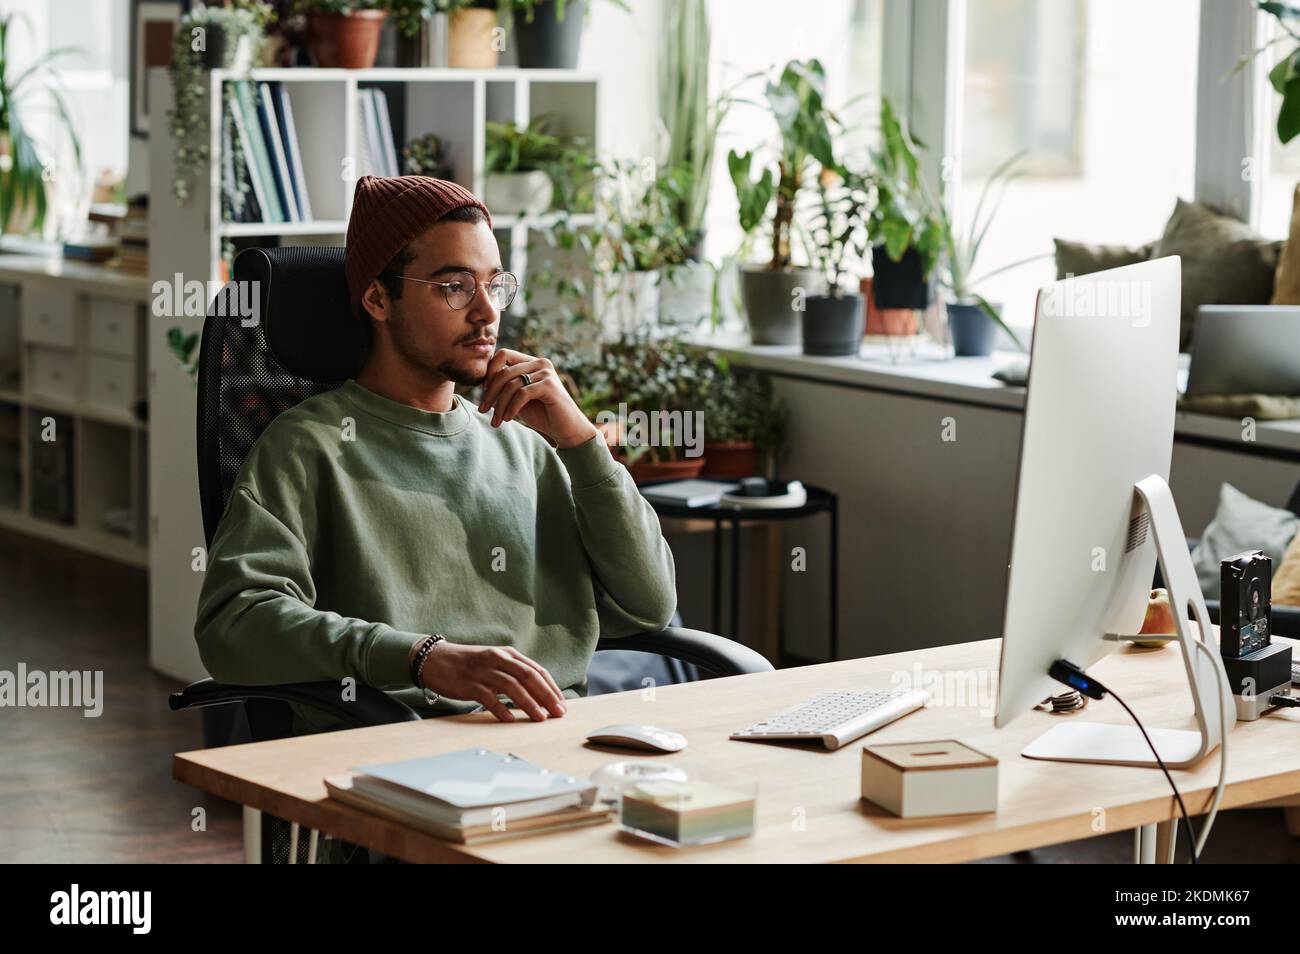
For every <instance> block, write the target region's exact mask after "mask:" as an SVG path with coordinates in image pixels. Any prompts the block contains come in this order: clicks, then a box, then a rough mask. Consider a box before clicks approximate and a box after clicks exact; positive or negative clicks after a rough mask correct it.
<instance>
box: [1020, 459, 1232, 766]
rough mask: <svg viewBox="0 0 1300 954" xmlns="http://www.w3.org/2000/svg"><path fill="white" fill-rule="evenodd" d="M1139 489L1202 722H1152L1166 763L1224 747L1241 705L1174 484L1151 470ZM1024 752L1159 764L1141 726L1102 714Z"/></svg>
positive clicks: (1189, 760)
mask: <svg viewBox="0 0 1300 954" xmlns="http://www.w3.org/2000/svg"><path fill="white" fill-rule="evenodd" d="M1135 490H1136V491H1137V494H1138V497H1139V498H1140V500H1141V501H1142V504H1143V506H1144V508H1145V510H1146V514H1147V516H1148V517H1149V519H1150V524H1151V531H1152V533H1153V534H1154V536H1155V543H1156V555H1157V557H1158V559H1159V560H1160V570H1161V572H1162V573H1163V575H1164V579H1165V585H1166V586H1167V587H1168V589H1169V603H1170V606H1172V607H1173V610H1174V617H1175V619H1176V620H1177V622H1178V641H1179V642H1180V643H1181V644H1182V647H1183V663H1184V666H1185V668H1186V671H1187V682H1188V684H1189V686H1190V687H1191V690H1192V705H1193V706H1194V707H1195V711H1196V724H1197V727H1198V728H1197V730H1195V731H1192V730H1187V729H1152V728H1148V729H1147V734H1148V735H1150V736H1151V742H1152V744H1154V745H1155V747H1156V751H1157V752H1159V753H1160V758H1161V759H1162V760H1163V761H1164V763H1165V765H1166V766H1167V767H1169V768H1187V767H1189V766H1192V765H1195V764H1196V763H1197V762H1199V761H1200V760H1201V759H1203V758H1205V756H1207V755H1209V754H1210V753H1211V752H1212V751H1214V749H1215V748H1216V747H1218V745H1219V743H1220V742H1221V741H1222V740H1223V735H1224V733H1225V732H1227V731H1229V730H1231V729H1232V727H1233V726H1234V725H1235V724H1236V722H1237V709H1236V706H1235V705H1234V703H1233V699H1232V695H1231V689H1230V688H1229V685H1228V676H1227V673H1226V672H1225V671H1224V669H1223V660H1222V659H1221V658H1220V656H1219V643H1218V639H1217V638H1216V636H1215V634H1214V630H1213V629H1212V628H1211V625H1210V614H1209V612H1208V611H1207V610H1206V608H1205V596H1204V594H1203V593H1202V592H1201V584H1200V581H1199V580H1197V578H1196V570H1195V568H1194V567H1193V566H1192V557H1191V554H1190V553H1188V552H1187V538H1186V537H1184V536H1183V525H1182V521H1180V520H1179V519H1178V510H1177V508H1176V507H1175V506H1174V497H1173V494H1172V493H1170V491H1169V485H1168V484H1167V483H1166V482H1165V481H1164V479H1163V478H1161V477H1159V476H1158V475H1155V474H1152V475H1151V476H1150V477H1147V478H1145V479H1143V480H1141V481H1138V483H1137V484H1136V485H1135ZM1188 609H1190V610H1191V611H1192V614H1193V616H1195V626H1193V625H1192V621H1191V620H1189V619H1188V618H1187V610H1188ZM1198 642H1200V643H1202V644H1204V646H1205V647H1206V648H1207V649H1208V650H1209V652H1208V653H1206V652H1202V651H1201V650H1199V649H1197V648H1196V647H1197V643H1198ZM1216 670H1217V673H1218V678H1216ZM1220 685H1222V689H1220ZM1021 754H1022V755H1024V756H1025V757H1026V758H1031V759H1045V760H1048V761H1054V762H1097V763H1103V764H1107V765H1149V766H1155V765H1156V764H1157V762H1156V760H1155V758H1154V757H1153V756H1152V754H1151V748H1150V747H1149V746H1148V745H1147V743H1146V740H1145V739H1144V738H1143V737H1142V733H1141V732H1140V731H1139V730H1138V728H1137V726H1134V725H1103V724H1099V723H1096V722H1074V721H1071V722H1069V723H1065V724H1062V725H1058V726H1056V727H1055V728H1053V729H1051V730H1049V731H1047V732H1045V733H1043V734H1042V735H1041V736H1039V737H1038V738H1037V739H1035V740H1034V741H1033V742H1031V743H1030V744H1029V746H1028V747H1027V748H1025V750H1024V751H1023V752H1022V753H1021Z"/></svg>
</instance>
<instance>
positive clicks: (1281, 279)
mask: <svg viewBox="0 0 1300 954" xmlns="http://www.w3.org/2000/svg"><path fill="white" fill-rule="evenodd" d="M1269 304H1270V305H1300V185H1297V186H1296V187H1295V195H1293V196H1292V198H1291V234H1290V236H1289V237H1288V238H1287V240H1286V244H1285V245H1283V246H1282V254H1281V255H1279V256H1278V259H1277V272H1275V273H1274V275H1273V298H1272V300H1271V301H1270V302H1269Z"/></svg>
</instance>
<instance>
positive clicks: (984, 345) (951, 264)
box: [940, 153, 1042, 357]
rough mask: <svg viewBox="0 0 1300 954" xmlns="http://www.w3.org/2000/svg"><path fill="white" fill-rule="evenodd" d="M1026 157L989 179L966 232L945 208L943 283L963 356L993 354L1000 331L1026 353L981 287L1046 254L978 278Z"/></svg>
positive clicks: (954, 335) (952, 331)
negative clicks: (985, 248) (1006, 195)
mask: <svg viewBox="0 0 1300 954" xmlns="http://www.w3.org/2000/svg"><path fill="white" fill-rule="evenodd" d="M1020 156H1021V154H1020V153H1017V154H1016V155H1014V156H1012V157H1011V158H1010V159H1008V160H1007V161H1006V162H1004V163H1002V164H1001V165H1000V166H998V167H997V168H996V169H995V170H994V171H993V173H992V174H991V175H990V176H989V178H988V180H987V181H986V182H985V183H984V187H983V188H982V189H981V190H980V195H979V199H978V201H976V203H975V212H974V214H973V215H972V216H971V221H970V226H969V228H967V229H966V231H965V232H958V231H957V229H955V228H954V227H953V224H952V219H951V217H950V216H949V215H948V213H947V211H946V210H945V209H944V208H943V206H942V205H940V223H941V226H942V231H943V267H942V268H941V270H940V280H941V281H942V283H943V287H944V290H945V292H946V298H947V301H946V305H947V311H948V331H949V333H950V335H951V337H952V348H953V354H954V355H955V356H957V357H978V356H983V355H988V354H992V353H993V346H994V344H995V342H996V340H997V333H998V330H999V329H1001V330H1002V331H1004V332H1006V334H1007V336H1008V337H1010V339H1011V340H1012V341H1013V342H1014V343H1015V345H1016V347H1017V348H1019V349H1020V350H1021V351H1024V350H1025V346H1024V344H1022V343H1021V341H1020V338H1019V336H1018V335H1017V334H1016V333H1015V332H1014V331H1012V330H1011V328H1010V327H1009V326H1008V325H1007V324H1006V322H1004V321H1003V320H1002V316H1001V315H1000V314H999V313H998V308H997V306H995V305H992V304H990V303H989V302H988V301H987V300H986V299H985V298H984V296H983V295H980V294H979V293H978V292H976V291H975V286H976V285H978V284H979V283H980V282H983V281H984V280H985V279H987V278H990V277H992V276H993V275H997V274H999V273H1001V272H1005V271H1007V270H1008V269H1011V268H1016V267H1017V266H1019V265H1023V264H1025V262H1030V261H1034V260H1036V259H1038V258H1041V257H1042V256H1038V255H1036V256H1034V257H1033V258H1028V259H1024V260H1023V261H1019V262H1013V263H1012V264H1010V265H1004V266H1002V267H1001V268H996V269H994V270H993V271H991V272H987V273H985V274H984V275H981V276H979V277H978V278H976V277H974V276H973V273H974V270H975V260H976V258H977V257H978V256H979V251H980V245H981V243H982V242H983V241H984V236H985V235H986V234H987V233H988V229H989V225H990V224H991V223H992V221H993V217H994V216H995V215H996V214H997V210H998V205H999V204H1000V201H1001V197H1002V194H1003V190H1004V189H1005V188H1006V185H1007V183H1009V182H1011V181H1012V180H1013V179H1015V178H1016V174H1015V173H1014V172H1013V170H1014V168H1015V164H1016V162H1017V161H1018V160H1019V159H1020ZM995 190H996V191H997V192H998V198H997V199H996V200H994V201H992V202H990V201H989V196H990V195H991V194H992V193H993V192H994V191H995Z"/></svg>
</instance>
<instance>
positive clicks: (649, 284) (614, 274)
mask: <svg viewBox="0 0 1300 954" xmlns="http://www.w3.org/2000/svg"><path fill="white" fill-rule="evenodd" d="M672 195H673V191H672V187H671V186H670V185H669V184H668V179H666V178H665V177H663V176H661V177H659V178H656V179H655V180H653V181H652V182H650V183H648V184H646V183H645V180H644V176H643V173H642V171H641V167H640V165H639V164H637V163H633V162H630V161H627V160H613V161H611V162H609V163H607V164H605V165H604V166H602V168H601V170H600V186H599V202H600V207H601V213H600V215H599V218H598V224H597V225H596V227H595V230H594V243H593V244H592V253H593V260H594V264H595V267H596V292H597V299H596V308H595V311H596V314H597V315H598V316H600V321H601V323H602V325H603V328H604V333H605V335H606V336H607V337H612V338H618V337H620V336H622V335H626V334H629V333H633V332H637V331H640V330H642V329H645V328H649V327H654V326H656V325H657V324H658V318H659V292H660V284H661V282H662V281H663V280H664V273H665V270H667V269H669V268H672V267H674V266H678V265H681V264H682V263H683V262H684V261H686V252H687V248H688V246H689V242H690V238H689V236H688V235H687V234H686V231H685V230H684V229H683V228H682V227H681V225H680V224H679V223H678V222H677V221H676V219H675V218H674V217H673V215H672V213H671V211H670V208H669V202H670V199H671V196H672Z"/></svg>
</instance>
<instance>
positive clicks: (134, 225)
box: [117, 193, 149, 275]
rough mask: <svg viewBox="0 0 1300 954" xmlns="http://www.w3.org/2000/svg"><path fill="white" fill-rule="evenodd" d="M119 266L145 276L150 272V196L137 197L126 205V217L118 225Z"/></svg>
mask: <svg viewBox="0 0 1300 954" xmlns="http://www.w3.org/2000/svg"><path fill="white" fill-rule="evenodd" d="M117 238H118V266H119V267H120V268H121V269H122V270H123V271H126V272H131V273H132V274H138V275H144V274H147V273H148V271H149V196H148V194H147V193H142V194H141V195H138V196H135V197H134V198H133V199H131V201H130V202H128V203H127V205H126V215H125V216H124V217H123V218H122V220H121V221H120V222H119V223H118V225H117Z"/></svg>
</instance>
